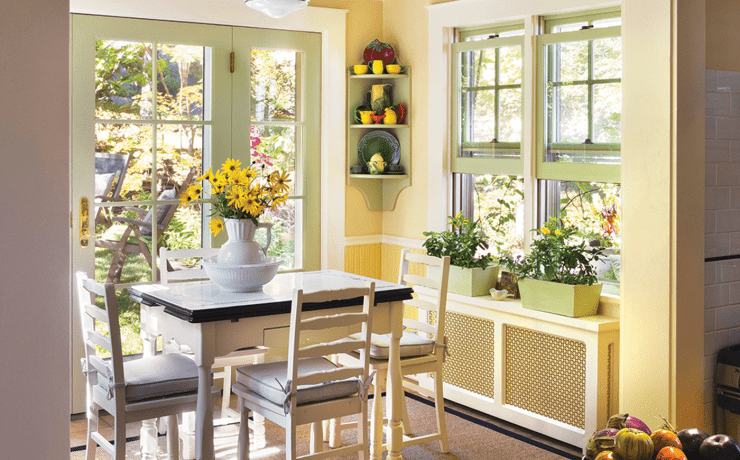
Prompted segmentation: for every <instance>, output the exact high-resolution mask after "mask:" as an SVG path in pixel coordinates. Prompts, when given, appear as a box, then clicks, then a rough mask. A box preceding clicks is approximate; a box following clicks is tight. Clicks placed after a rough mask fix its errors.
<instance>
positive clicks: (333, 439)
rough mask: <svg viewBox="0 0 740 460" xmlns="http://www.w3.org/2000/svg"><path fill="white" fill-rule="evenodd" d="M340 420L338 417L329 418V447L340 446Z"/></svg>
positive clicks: (335, 447)
mask: <svg viewBox="0 0 740 460" xmlns="http://www.w3.org/2000/svg"><path fill="white" fill-rule="evenodd" d="M341 422H342V421H341V420H340V419H338V418H333V419H331V420H329V447H331V448H332V449H337V448H339V447H342V429H341V426H342V423H341Z"/></svg>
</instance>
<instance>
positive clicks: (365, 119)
mask: <svg viewBox="0 0 740 460" xmlns="http://www.w3.org/2000/svg"><path fill="white" fill-rule="evenodd" d="M374 113H375V112H373V111H372V110H360V121H361V122H362V124H363V125H371V124H372V123H373V119H372V118H371V116H370V115H372V114H374Z"/></svg>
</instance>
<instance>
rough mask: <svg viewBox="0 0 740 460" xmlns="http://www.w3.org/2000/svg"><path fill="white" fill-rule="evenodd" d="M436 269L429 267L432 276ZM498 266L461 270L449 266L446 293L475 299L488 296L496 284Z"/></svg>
mask: <svg viewBox="0 0 740 460" xmlns="http://www.w3.org/2000/svg"><path fill="white" fill-rule="evenodd" d="M433 269H435V270H438V268H437V267H429V268H428V270H431V271H432V273H430V274H433V273H434V270H433ZM498 270H499V267H498V265H495V266H489V267H488V268H485V269H483V268H462V267H457V266H455V265H450V276H449V280H448V281H447V292H452V293H453V294H460V295H466V296H468V297H476V296H481V295H489V291H490V290H491V288H492V287H493V286H494V285H495V284H496V279H497V278H498Z"/></svg>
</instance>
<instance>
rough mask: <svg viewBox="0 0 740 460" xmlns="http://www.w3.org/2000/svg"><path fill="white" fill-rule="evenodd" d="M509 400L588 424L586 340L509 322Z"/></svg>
mask: <svg viewBox="0 0 740 460" xmlns="http://www.w3.org/2000/svg"><path fill="white" fill-rule="evenodd" d="M504 348H505V350H506V377H505V393H506V396H505V403H506V404H509V405H512V406H516V407H519V408H522V409H524V410H527V411H530V412H534V413H536V414H540V415H542V416H545V417H548V418H551V419H554V420H557V421H559V422H562V423H565V424H568V425H571V426H574V427H578V428H581V429H583V428H585V424H586V422H585V413H586V344H584V343H583V342H579V341H577V340H572V339H566V338H563V337H558V336H554V335H549V334H543V333H541V332H537V331H532V330H529V329H524V328H520V327H515V326H506V331H505V345H504Z"/></svg>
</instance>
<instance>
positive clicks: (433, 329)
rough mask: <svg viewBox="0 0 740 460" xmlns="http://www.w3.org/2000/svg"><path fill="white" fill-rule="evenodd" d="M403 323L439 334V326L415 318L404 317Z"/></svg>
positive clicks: (408, 326) (409, 326) (429, 332)
mask: <svg viewBox="0 0 740 460" xmlns="http://www.w3.org/2000/svg"><path fill="white" fill-rule="evenodd" d="M403 325H404V326H406V327H407V328H410V329H416V330H418V331H421V332H426V333H427V334H435V335H436V334H437V327H436V326H432V325H431V324H427V323H425V322H422V321H417V320H415V319H409V318H404V320H403Z"/></svg>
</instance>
